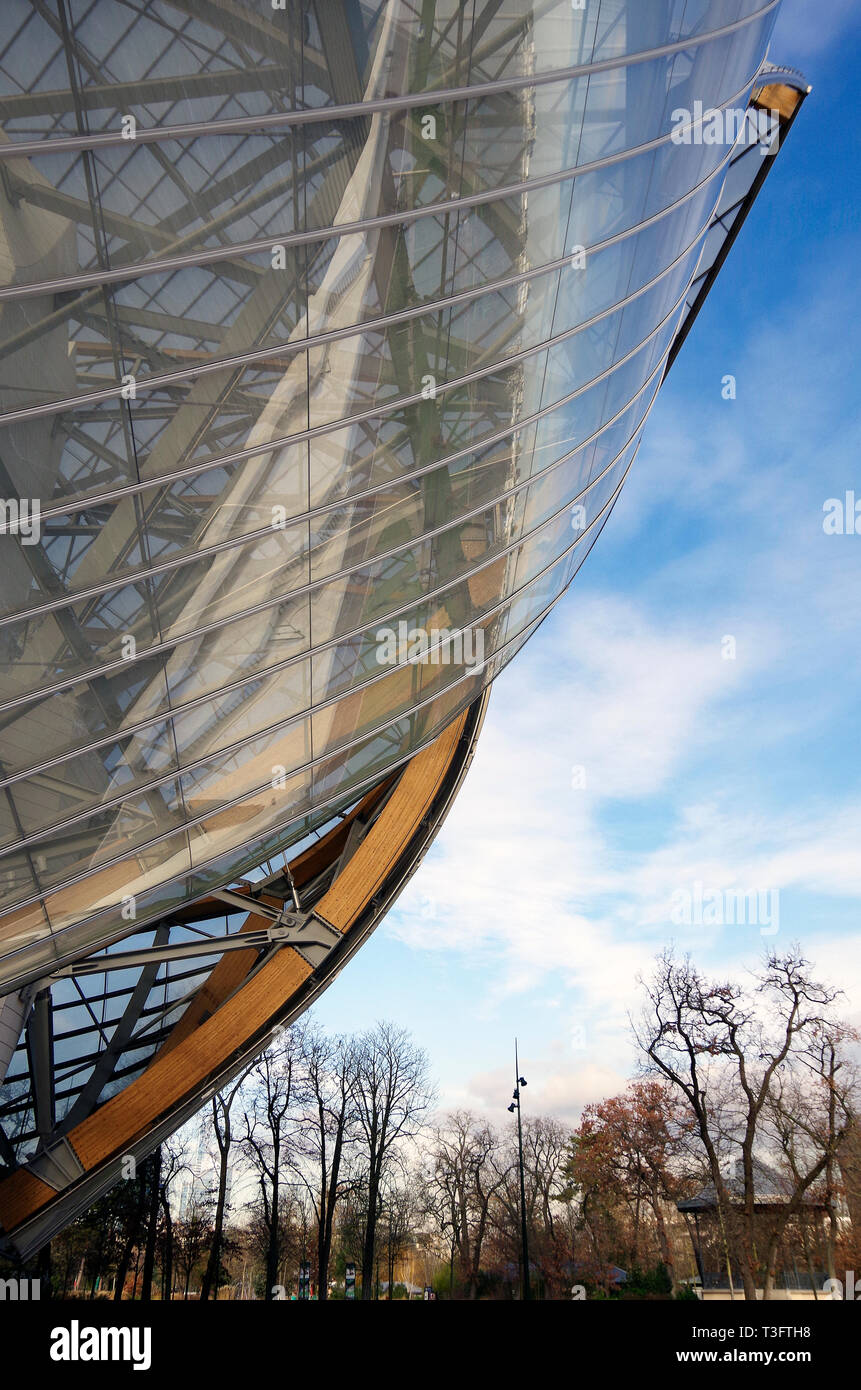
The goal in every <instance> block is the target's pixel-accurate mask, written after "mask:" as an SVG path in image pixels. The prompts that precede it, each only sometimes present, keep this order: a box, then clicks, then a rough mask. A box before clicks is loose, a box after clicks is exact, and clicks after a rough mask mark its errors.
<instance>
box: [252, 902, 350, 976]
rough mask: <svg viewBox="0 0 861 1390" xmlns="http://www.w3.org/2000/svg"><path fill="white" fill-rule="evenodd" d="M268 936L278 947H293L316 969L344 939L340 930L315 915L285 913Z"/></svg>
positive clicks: (312, 913) (270, 928) (269, 929)
mask: <svg viewBox="0 0 861 1390" xmlns="http://www.w3.org/2000/svg"><path fill="white" fill-rule="evenodd" d="M266 935H267V938H268V939H269V940H270V941H271V942H272V943H273V944H275V945H279V946H292V947H293V949H294V951H298V952H299V955H300V956H301V957H302V959H303V960H306V961H307V962H308V964H309V965H311V966H313V967H314V969H315V970H316V968H317V966H318V965H322V963H323V961H324V960H325V959H326V957H327V956H328V954H329V952H330V951H331V950H332V948H333V947H334V946H336V945H337V944H338V942H339V941H341V940H342V937H341V933H340V932H339V931H338V929H337V927H333V926H330V924H329V923H328V922H326V921H324V920H323V918H322V917H318V916H317V914H316V913H314V912H307V913H306V912H282V913H281V917H280V920H279V921H278V922H274V923H273V924H272V926H271V927H269V928H268V929H267V932H266Z"/></svg>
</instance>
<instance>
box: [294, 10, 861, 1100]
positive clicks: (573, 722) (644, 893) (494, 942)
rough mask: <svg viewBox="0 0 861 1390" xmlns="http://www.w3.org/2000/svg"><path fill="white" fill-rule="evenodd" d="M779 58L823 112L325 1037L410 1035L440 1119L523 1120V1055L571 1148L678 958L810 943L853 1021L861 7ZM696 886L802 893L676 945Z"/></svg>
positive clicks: (802, 20)
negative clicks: (386, 1030)
mask: <svg viewBox="0 0 861 1390" xmlns="http://www.w3.org/2000/svg"><path fill="white" fill-rule="evenodd" d="M853 12H854V13H853ZM770 56H771V57H772V58H773V59H774V60H775V61H777V62H786V63H789V64H790V65H792V66H795V67H799V68H801V69H802V70H803V71H804V72H805V74H806V75H807V77H808V79H809V81H810V82H811V84H812V87H813V91H812V94H811V96H810V97H809V98H808V100H807V103H806V105H805V108H804V110H803V112H802V113H801V115H800V117H799V119H798V121H797V122H796V124H795V127H794V129H793V132H792V134H791V137H790V139H789V141H788V142H787V145H786V148H785V150H784V151H783V153H782V154H781V156H780V158H779V159H778V161H777V164H776V165H775V168H774V169H773V170H772V172H771V174H770V176H769V179H768V182H767V184H766V186H765V189H764V192H763V194H762V196H761V198H760V199H759V201H758V203H757V205H756V206H755V208H754V210H753V212H752V213H751V215H750V217H749V218H748V221H747V223H746V225H745V227H744V229H743V230H742V233H741V235H740V237H739V240H738V241H737V243H736V246H735V247H734V249H733V252H732V254H731V255H730V257H729V260H728V261H727V264H726V265H725V267H724V269H723V271H722V273H721V276H720V277H719V279H718V282H717V285H716V287H715V288H714V289H713V291H712V295H711V297H710V299H709V301H708V304H707V306H706V307H705V309H704V310H703V312H702V314H701V315H700V318H699V319H698V321H697V324H696V326H695V328H694V329H693V331H692V333H691V335H690V337H689V338H688V341H687V343H686V344H685V347H684V350H683V352H682V353H681V354H680V356H679V359H678V361H677V362H676V364H675V366H674V369H673V372H672V374H671V376H670V378H669V380H668V383H667V385H666V386H665V387H664V389H663V390H662V392H661V396H660V398H659V401H658V404H657V406H656V408H655V410H654V412H653V414H652V417H651V419H650V422H649V426H648V427H647V430H646V436H645V441H644V444H643V447H642V448H641V451H640V454H639V457H638V460H637V463H636V465H635V468H634V471H633V473H632V475H631V477H630V478H629V481H628V483H627V485H626V487H625V489H624V491H623V494H622V497H621V500H620V501H619V503H618V505H617V507H616V509H615V512H614V514H613V516H612V518H611V519H610V522H609V523H608V525H607V527H606V529H605V531H604V533H603V535H602V536H601V539H600V540H599V542H598V544H597V546H596V548H595V549H594V551H593V552H592V554H591V556H590V557H589V560H588V561H587V563H586V565H585V566H584V568H583V570H582V571H581V573H580V575H579V576H578V578H577V580H576V581H575V584H574V586H573V587H572V589H571V590H570V591H569V593H568V595H567V596H566V598H565V599H564V600H563V601H562V603H561V604H559V605H558V607H557V608H556V610H555V612H554V613H553V615H552V616H551V618H550V619H549V620H548V621H547V622H546V623H545V624H544V626H543V627H542V628H541V629H540V631H539V632H538V634H537V635H536V636H535V637H534V638H533V640H532V641H531V642H530V643H529V645H528V646H527V648H526V649H525V651H524V652H523V653H522V654H521V656H520V657H519V658H518V659H517V660H516V661H515V662H514V664H513V665H512V666H511V667H510V668H509V669H508V670H507V671H506V672H505V673H504V674H503V675H502V677H500V679H499V680H498V681H497V682H496V684H495V687H494V691H493V694H492V697H491V702H490V708H489V712H488V716H487V719H486V722H485V727H484V731H483V733H482V736H481V739H480V742H479V746H478V751H477V754H476V758H475V762H474V765H473V768H472V771H471V773H470V776H469V778H468V780H467V782H466V785H465V787H464V789H463V790H462V792H461V794H460V796H459V798H458V800H457V803H456V805H455V807H454V809H453V810H452V812H451V814H450V816H449V819H448V821H447V822H446V824H445V826H444V828H443V831H442V833H441V835H440V836H439V838H438V840H437V842H436V844H435V845H434V847H433V849H432V851H431V853H430V854H429V855H428V857H427V859H426V861H425V863H424V865H423V866H422V869H421V870H420V872H419V873H418V874H417V875H416V877H415V878H414V879H413V881H412V883H411V884H410V885H409V887H408V889H407V890H406V891H405V893H404V894H403V896H402V897H401V899H400V900H399V902H398V905H397V907H396V909H395V910H394V911H393V912H392V914H391V915H390V917H389V918H388V920H387V921H386V922H385V923H384V924H383V925H382V926H381V927H380V928H379V929H378V931H377V933H376V934H375V936H374V937H373V938H372V939H371V940H370V941H369V942H368V943H367V944H366V945H365V946H364V947H363V949H362V951H361V952H360V953H359V954H358V955H357V956H356V958H355V959H354V960H353V961H352V962H351V964H350V966H349V968H348V969H347V970H345V971H344V973H343V974H342V975H341V977H340V978H339V979H338V981H337V982H336V983H335V985H333V987H332V988H331V989H330V990H329V991H328V993H327V994H326V996H325V997H324V999H323V1000H322V1001H321V1003H320V1005H318V1007H317V1009H316V1010H315V1014H316V1017H317V1018H319V1019H320V1020H321V1021H322V1022H323V1023H324V1024H325V1025H326V1026H327V1027H329V1028H332V1029H334V1030H338V1031H341V1030H344V1031H346V1030H354V1029H360V1028H364V1027H367V1026H368V1025H369V1024H370V1023H372V1022H373V1021H374V1020H375V1019H377V1018H381V1017H388V1018H392V1019H394V1020H396V1021H397V1022H398V1023H401V1024H404V1025H406V1026H408V1027H409V1028H411V1029H412V1031H413V1033H414V1034H415V1036H416V1038H417V1040H418V1041H419V1042H420V1043H421V1044H422V1046H424V1047H425V1048H426V1050H427V1052H428V1054H429V1056H430V1059H431V1064H432V1068H433V1071H434V1073H435V1075H436V1076H437V1078H438V1081H439V1087H440V1100H441V1105H442V1106H443V1107H445V1108H448V1107H452V1106H454V1105H468V1106H470V1107H472V1108H474V1109H476V1110H479V1111H485V1112H487V1113H489V1114H491V1115H495V1116H497V1117H498V1118H503V1117H504V1109H503V1107H504V1105H505V1104H506V1103H507V1100H508V1093H509V1089H510V1072H511V1066H512V1065H513V1062H511V1061H510V1053H511V1046H512V1039H513V1036H514V1034H515V1033H517V1035H518V1036H519V1038H520V1047H521V1059H522V1068H523V1070H524V1071H525V1074H526V1076H527V1077H528V1079H529V1082H530V1090H529V1092H528V1102H529V1107H530V1108H533V1109H541V1110H545V1111H552V1112H554V1113H556V1114H558V1115H559V1116H560V1117H562V1118H564V1119H566V1120H569V1119H570V1120H573V1119H574V1118H576V1115H577V1113H578V1111H579V1108H580V1106H582V1104H584V1103H585V1102H587V1101H590V1100H596V1099H599V1098H601V1097H602V1096H604V1095H608V1094H612V1093H614V1092H615V1091H616V1090H618V1089H619V1088H620V1087H621V1086H622V1085H623V1084H624V1081H625V1079H626V1077H627V1076H629V1075H631V1074H632V1072H633V1069H634V1066H635V1056H634V1052H633V1050H632V1048H631V1044H630V1040H629V1034H628V1025H627V1015H628V1012H629V1011H631V1010H635V1009H636V1008H637V1006H638V998H639V996H638V991H637V985H636V976H637V972H638V971H640V970H648V968H649V964H650V961H651V959H652V958H653V957H654V955H655V954H656V953H657V951H659V950H660V949H661V947H662V946H663V945H664V943H665V942H666V941H668V940H669V939H673V940H674V941H675V942H676V943H677V945H678V946H679V947H680V948H682V949H685V950H690V951H691V952H692V954H693V955H694V957H695V959H696V960H697V962H698V963H699V964H701V965H703V966H704V967H706V968H708V969H710V970H714V971H715V972H717V973H720V974H727V975H729V974H731V975H735V976H742V975H743V974H744V972H746V971H749V970H751V969H754V968H755V967H756V965H757V963H758V961H759V959H760V958H761V954H762V951H763V949H764V947H766V946H773V945H776V946H780V945H781V944H789V942H791V941H794V940H799V941H800V942H801V944H802V946H803V947H804V948H805V951H806V952H807V954H808V955H809V956H810V957H812V958H813V959H814V960H815V962H816V964H817V965H818V966H819V968H820V972H821V973H822V974H823V975H825V976H826V977H828V978H829V979H831V980H832V981H833V982H834V983H836V984H838V985H840V986H841V987H842V988H843V989H844V990H845V991H846V999H845V1001H844V1003H845V1013H846V1016H847V1017H849V1018H852V1019H853V1020H854V1021H855V1022H856V1024H857V1023H861V738H860V737H859V708H861V698H859V697H861V640H859V638H861V534H857V535H826V534H825V532H824V530H823V524H822V523H823V515H824V514H823V504H824V503H825V501H826V500H827V499H828V498H832V497H838V498H842V497H843V496H844V494H845V493H846V491H847V490H850V489H854V490H855V492H856V494H857V497H858V499H859V501H861V462H859V459H861V447H859V446H861V390H859V386H858V365H857V364H858V361H859V357H861V352H859V348H861V343H859V337H861V329H859V322H861V291H859V274H858V266H859V262H861V228H859V214H858V208H859V203H861V199H859V189H858V167H859V162H858V123H857V121H855V119H854V116H853V112H854V107H855V88H856V77H855V74H857V72H858V71H859V65H861V17H859V16H858V13H857V9H856V7H855V5H854V0H824V3H823V4H821V5H811V4H810V0H784V5H783V9H782V12H781V15H780V18H779V20H778V26H777V29H776V32H775V36H774V39H773V41H772V45H771V55H770ZM727 373H732V374H733V375H734V376H735V377H736V378H737V382H738V392H737V398H736V399H735V400H734V401H725V400H723V399H722V396H721V379H722V378H723V377H724V376H725V375H726V374H727ZM859 529H860V530H861V528H859ZM728 636H730V637H733V638H734V639H735V659H734V660H730V659H725V658H724V656H723V655H722V648H723V639H724V638H725V637H728ZM575 767H582V768H583V770H584V776H585V786H582V787H575V786H572V768H575ZM574 780H576V778H575V779H574ZM697 882H700V883H702V884H703V885H704V887H705V888H707V889H708V888H712V889H715V890H723V891H728V890H731V889H733V888H751V889H754V888H755V889H759V890H761V891H771V892H775V891H776V892H777V893H779V899H777V901H778V903H779V923H778V931H777V933H776V935H769V936H763V935H762V934H761V931H760V928H759V927H758V926H757V925H723V926H720V925H708V924H706V925H703V924H700V925H696V924H694V925H691V926H685V925H679V924H678V923H676V924H673V922H672V904H673V902H674V901H677V898H674V894H675V895H678V894H679V893H680V892H685V891H693V885H695V884H696V883H697ZM772 901H774V899H772Z"/></svg>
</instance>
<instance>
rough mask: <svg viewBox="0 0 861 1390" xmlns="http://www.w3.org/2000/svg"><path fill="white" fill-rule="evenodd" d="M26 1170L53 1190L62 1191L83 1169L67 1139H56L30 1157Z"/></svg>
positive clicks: (81, 1173)
mask: <svg viewBox="0 0 861 1390" xmlns="http://www.w3.org/2000/svg"><path fill="white" fill-rule="evenodd" d="M27 1171H28V1172H30V1173H35V1175H36V1177H37V1178H41V1179H42V1182H45V1183H47V1184H48V1186H49V1187H53V1189H54V1191H55V1192H62V1191H63V1189H64V1188H65V1187H69V1186H70V1185H71V1183H73V1182H75V1181H76V1180H77V1179H78V1178H82V1177H83V1176H84V1172H85V1169H84V1166H83V1164H82V1163H81V1160H80V1159H79V1158H78V1155H77V1154H76V1153H75V1150H74V1149H73V1148H72V1146H71V1144H70V1143H69V1141H68V1139H58V1140H57V1142H56V1144H51V1145H50V1147H49V1148H47V1149H43V1151H42V1153H40V1154H37V1156H36V1157H35V1158H34V1159H31V1161H30V1162H29V1163H28V1164H27Z"/></svg>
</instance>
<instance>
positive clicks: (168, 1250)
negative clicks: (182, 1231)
mask: <svg viewBox="0 0 861 1390" xmlns="http://www.w3.org/2000/svg"><path fill="white" fill-rule="evenodd" d="M159 1196H160V1200H161V1209H162V1211H163V1213H164V1267H163V1269H162V1271H161V1297H162V1302H168V1303H170V1302H171V1301H172V1299H173V1218H172V1217H171V1214H170V1202H169V1201H168V1200H167V1192H166V1191H165V1190H164V1188H162V1189H161V1192H160V1194H159Z"/></svg>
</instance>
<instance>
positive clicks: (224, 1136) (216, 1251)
mask: <svg viewBox="0 0 861 1390" xmlns="http://www.w3.org/2000/svg"><path fill="white" fill-rule="evenodd" d="M251 1070H252V1068H251V1067H246V1069H245V1070H244V1071H243V1072H242V1074H241V1075H240V1077H239V1079H238V1080H237V1081H234V1083H233V1085H232V1086H229V1087H227V1089H226V1090H224V1091H219V1092H218V1093H217V1095H214V1096H213V1097H212V1116H211V1119H212V1133H213V1136H214V1138H215V1143H216V1146H217V1149H218V1187H217V1192H216V1198H215V1217H214V1228H213V1236H212V1245H211V1247H210V1251H209V1259H208V1260H207V1263H206V1271H205V1273H204V1276H203V1283H202V1284H201V1288H200V1298H201V1302H206V1300H207V1299H208V1298H209V1295H210V1294H211V1293H213V1292H214V1295H215V1297H216V1299H217V1298H218V1279H219V1269H220V1264H221V1250H222V1242H223V1239H224V1213H225V1205H226V1200H227V1174H228V1171H229V1168H230V1150H231V1148H232V1146H233V1141H234V1138H235V1135H234V1133H233V1124H232V1120H231V1112H232V1109H233V1106H234V1103H235V1101H236V1098H237V1096H238V1095H239V1092H240V1091H241V1089H242V1087H243V1086H244V1084H245V1082H246V1080H247V1078H248V1075H249V1073H250V1072H251Z"/></svg>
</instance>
